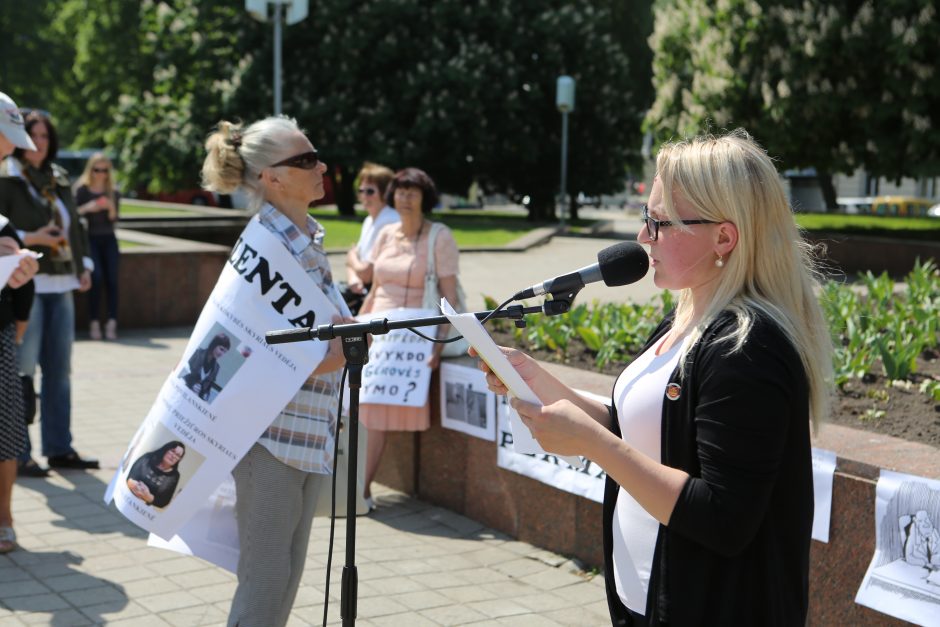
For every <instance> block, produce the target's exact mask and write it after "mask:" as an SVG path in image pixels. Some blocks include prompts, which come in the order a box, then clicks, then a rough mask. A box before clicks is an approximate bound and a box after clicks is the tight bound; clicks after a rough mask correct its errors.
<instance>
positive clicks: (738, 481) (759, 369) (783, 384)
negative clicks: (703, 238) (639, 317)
mask: <svg viewBox="0 0 940 627" xmlns="http://www.w3.org/2000/svg"><path fill="white" fill-rule="evenodd" d="M735 324H736V319H735V316H734V315H733V314H731V313H729V312H725V313H723V314H721V315H720V316H719V317H718V318H717V319H716V320H715V321H714V322H713V323H712V324H710V325H709V327H708V328H707V329H706V330H705V333H704V335H703V337H702V339H701V340H700V341H699V342H698V343H697V344H696V346H694V347H693V348H692V350H691V351H690V352H689V355H688V357H687V361H686V372H685V377H684V379H681V378H680V377H679V368H678V367H677V368H676V370H675V371H674V372H673V373H672V376H671V377H670V379H669V381H670V384H677V385H679V386H680V393H679V396H678V398H676V399H675V400H670V398H669V396H666V397H665V399H664V401H663V416H662V449H661V459H662V463H663V464H665V465H666V466H670V467H673V468H678V469H681V470H684V471H685V472H687V473H688V474H689V480H688V481H686V484H685V486H684V487H683V489H682V492H681V493H680V495H679V499H678V501H677V502H676V506H675V509H674V510H673V512H672V516H671V518H670V519H669V524H668V525H666V526H664V525H660V526H659V534H658V536H657V538H656V548H655V552H654V554H653V567H652V573H651V576H650V587H649V594H648V596H647V605H646V613H645V614H646V617H647V619H648V620H649V622H650V624H651V625H658V624H660V623H662V624H669V625H706V624H707V625H800V626H802V625H804V624H805V622H806V613H807V609H808V603H809V600H808V587H809V546H810V536H811V533H812V526H813V470H812V459H811V449H810V434H809V427H810V425H809V384H808V381H807V379H806V373H805V369H804V367H803V365H802V362H801V360H800V358H799V355H798V353H797V352H796V350H795V349H794V347H793V345H792V344H791V343H790V341H789V340H788V339H787V337H786V336H785V335H784V334H783V332H782V331H781V330H780V329H779V328H778V327H777V325H776V324H774V323H773V322H772V321H770V320H769V319H767V318H766V317H762V316H758V317H757V319H756V320H755V322H754V326H753V327H752V329H751V331H750V333H749V335H748V339H747V342H746V343H745V344H744V346H743V347H742V348H741V349H740V350H739V351H737V352H734V353H731V354H729V352H728V351H729V348H730V343H729V342H722V341H719V340H720V338H721V337H722V336H724V335H726V334H727V333H728V331H729V330H731V329H733V327H734V325H735ZM671 326H672V315H671V314H670V316H667V318H666V319H665V320H664V321H663V322H662V323H661V324H660V325H659V327H658V328H657V330H656V331H655V333H654V334H653V336H652V337H651V339H650V341H649V343H648V344H647V348H648V347H650V346H651V345H652V344H653V343H654V342H656V341H657V340H658V339H659V338H661V337H662V336H663V335H664V334H665V333H666V332H667V331H668V330H669V329H670V328H671ZM611 418H612V429H613V431H614V432H615V433H616V434H617V435H620V425H619V422H618V420H617V411H616V407H613V406H612V407H611ZM618 490H619V486H618V485H617V484H616V483H615V482H614V481H613V480H612V479H611V478H610V477H609V476H608V478H607V484H606V486H605V493H604V555H605V558H606V563H605V575H606V578H607V581H606V585H607V600H608V605H609V606H610V612H611V619H612V621H613V623H614V624H615V625H618V624H627V625H629V624H630V623H629V619H626V621H625V620H624V618H623V617H624V616H625V614H626V608H624V606H623V604H622V603H621V601H620V597H619V596H618V595H617V589H616V585H615V583H614V574H613V559H612V558H613V535H612V521H613V514H614V506H615V505H616V499H617V493H618Z"/></svg>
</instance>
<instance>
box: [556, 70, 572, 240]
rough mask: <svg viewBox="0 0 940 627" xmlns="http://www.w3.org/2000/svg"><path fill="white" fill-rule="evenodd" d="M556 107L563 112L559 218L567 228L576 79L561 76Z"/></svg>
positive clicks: (557, 85)
mask: <svg viewBox="0 0 940 627" xmlns="http://www.w3.org/2000/svg"><path fill="white" fill-rule="evenodd" d="M555 106H556V107H558V110H559V111H560V112H561V197H560V199H559V205H560V209H559V216H560V218H561V226H562V227H564V226H565V211H566V209H565V197H566V196H567V189H566V187H567V177H568V114H569V113H570V112H572V111H574V79H573V78H571V77H570V76H559V77H558V82H557V84H556V86H555Z"/></svg>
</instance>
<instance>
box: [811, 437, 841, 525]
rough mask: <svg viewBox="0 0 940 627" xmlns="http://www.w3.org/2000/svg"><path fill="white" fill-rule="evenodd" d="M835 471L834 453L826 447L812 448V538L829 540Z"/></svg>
mask: <svg viewBox="0 0 940 627" xmlns="http://www.w3.org/2000/svg"><path fill="white" fill-rule="evenodd" d="M835 471H836V454H835V453H833V452H832V451H827V450H826V449H821V448H814V449H813V496H814V500H815V506H814V507H813V540H818V541H820V542H829V521H830V518H831V516H832V477H833V475H834V474H835Z"/></svg>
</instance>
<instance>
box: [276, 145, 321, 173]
mask: <svg viewBox="0 0 940 627" xmlns="http://www.w3.org/2000/svg"><path fill="white" fill-rule="evenodd" d="M318 163H320V155H319V154H318V153H317V151H316V150H311V151H310V152H305V153H302V154H299V155H294V156H293V157H288V158H287V159H284V160H283V161H278V162H277V163H272V164H271V165H270V166H268V167H271V168H278V167H281V166H287V167H288V168H300V169H301V170H312V169H314V168H315V167H317V164H318Z"/></svg>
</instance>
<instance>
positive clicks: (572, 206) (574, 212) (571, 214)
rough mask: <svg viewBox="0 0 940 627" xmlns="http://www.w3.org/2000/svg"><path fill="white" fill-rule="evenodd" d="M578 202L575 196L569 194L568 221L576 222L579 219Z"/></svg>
mask: <svg viewBox="0 0 940 627" xmlns="http://www.w3.org/2000/svg"><path fill="white" fill-rule="evenodd" d="M578 207H579V205H578V200H577V198H576V197H575V195H574V194H568V221H569V222H574V221H575V220H577V219H578Z"/></svg>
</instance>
